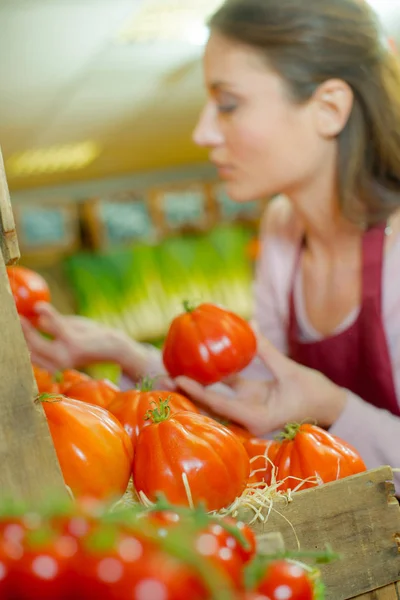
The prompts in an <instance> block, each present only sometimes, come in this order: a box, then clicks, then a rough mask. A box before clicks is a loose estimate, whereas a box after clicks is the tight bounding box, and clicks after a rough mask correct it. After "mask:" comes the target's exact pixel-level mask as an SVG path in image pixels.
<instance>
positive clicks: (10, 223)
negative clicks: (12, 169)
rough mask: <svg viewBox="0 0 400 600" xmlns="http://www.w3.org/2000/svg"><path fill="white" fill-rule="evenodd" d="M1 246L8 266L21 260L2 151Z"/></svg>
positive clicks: (0, 183)
mask: <svg viewBox="0 0 400 600" xmlns="http://www.w3.org/2000/svg"><path fill="white" fill-rule="evenodd" d="M0 207H1V210H0V245H1V252H2V254H3V257H4V261H5V263H6V265H10V264H13V263H16V262H17V261H18V260H19V258H20V253H19V247H18V238H17V232H16V229H15V221H14V215H13V211H12V208H11V201H10V194H9V192H8V185H7V179H6V174H5V170H4V163H3V155H2V153H1V149H0Z"/></svg>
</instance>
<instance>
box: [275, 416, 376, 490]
mask: <svg viewBox="0 0 400 600" xmlns="http://www.w3.org/2000/svg"><path fill="white" fill-rule="evenodd" d="M282 438H283V441H282V442H281V444H280V448H279V450H278V452H277V454H276V455H275V458H274V462H275V465H276V469H277V472H276V478H277V480H278V481H280V482H281V483H280V486H279V490H283V491H286V490H288V489H292V490H293V489H295V488H296V487H297V486H299V489H302V490H303V489H305V488H310V487H314V486H316V485H318V483H328V482H329V481H335V480H336V479H342V478H343V477H348V476H350V475H355V474H356V473H361V472H362V471H366V466H365V464H364V461H363V460H362V458H361V457H360V455H359V454H358V453H357V451H356V450H355V449H354V448H353V447H352V446H350V444H347V443H346V442H344V441H343V440H341V439H339V438H337V437H335V436H333V435H331V434H330V433H328V432H327V431H325V430H324V429H321V428H320V427H317V426H316V425H309V424H303V425H296V424H290V425H287V426H286V428H285V431H284V432H283V434H282ZM309 478H313V480H314V481H307V482H306V483H302V482H303V481H304V480H307V479H309ZM316 479H317V480H318V481H316ZM300 484H301V485H300Z"/></svg>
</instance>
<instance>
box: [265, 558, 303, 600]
mask: <svg viewBox="0 0 400 600" xmlns="http://www.w3.org/2000/svg"><path fill="white" fill-rule="evenodd" d="M257 591H258V592H260V593H261V594H264V595H265V596H267V598H269V599H270V600H282V598H284V599H285V600H313V598H314V584H313V582H312V581H311V579H310V577H309V575H308V573H307V572H306V571H305V570H304V569H303V568H302V567H301V566H299V565H297V564H295V563H291V562H289V561H286V560H279V561H275V562H272V563H270V564H269V565H268V566H267V568H266V570H265V572H264V575H263V577H262V579H261V581H260V582H259V583H258V585H257Z"/></svg>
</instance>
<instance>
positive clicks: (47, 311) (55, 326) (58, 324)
mask: <svg viewBox="0 0 400 600" xmlns="http://www.w3.org/2000/svg"><path fill="white" fill-rule="evenodd" d="M35 312H36V314H37V315H38V317H39V327H40V329H41V330H42V331H44V332H45V333H48V334H49V335H52V336H54V337H56V338H59V337H62V336H63V335H64V333H65V323H64V319H65V317H64V316H63V315H62V314H61V313H59V312H58V311H57V310H56V309H55V308H54V306H52V305H51V304H48V303H47V302H39V303H38V304H37V305H36V306H35Z"/></svg>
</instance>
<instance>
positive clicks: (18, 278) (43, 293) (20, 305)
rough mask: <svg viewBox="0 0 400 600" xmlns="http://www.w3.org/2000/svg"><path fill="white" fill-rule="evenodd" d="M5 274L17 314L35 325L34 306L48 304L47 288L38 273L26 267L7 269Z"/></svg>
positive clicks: (48, 292)
mask: <svg viewBox="0 0 400 600" xmlns="http://www.w3.org/2000/svg"><path fill="white" fill-rule="evenodd" d="M7 274H8V279H9V282H10V287H11V292H12V295H13V296H14V300H15V305H16V307H17V311H18V314H20V315H21V316H23V317H26V318H27V319H29V320H30V321H31V322H32V323H33V324H34V325H36V324H37V315H36V312H35V305H36V304H37V303H38V302H50V300H51V297H50V290H49V286H48V285H47V283H46V281H45V279H44V278H43V277H42V276H41V275H39V273H36V272H35V271H32V270H31V269H27V268H26V267H20V266H10V267H7Z"/></svg>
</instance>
